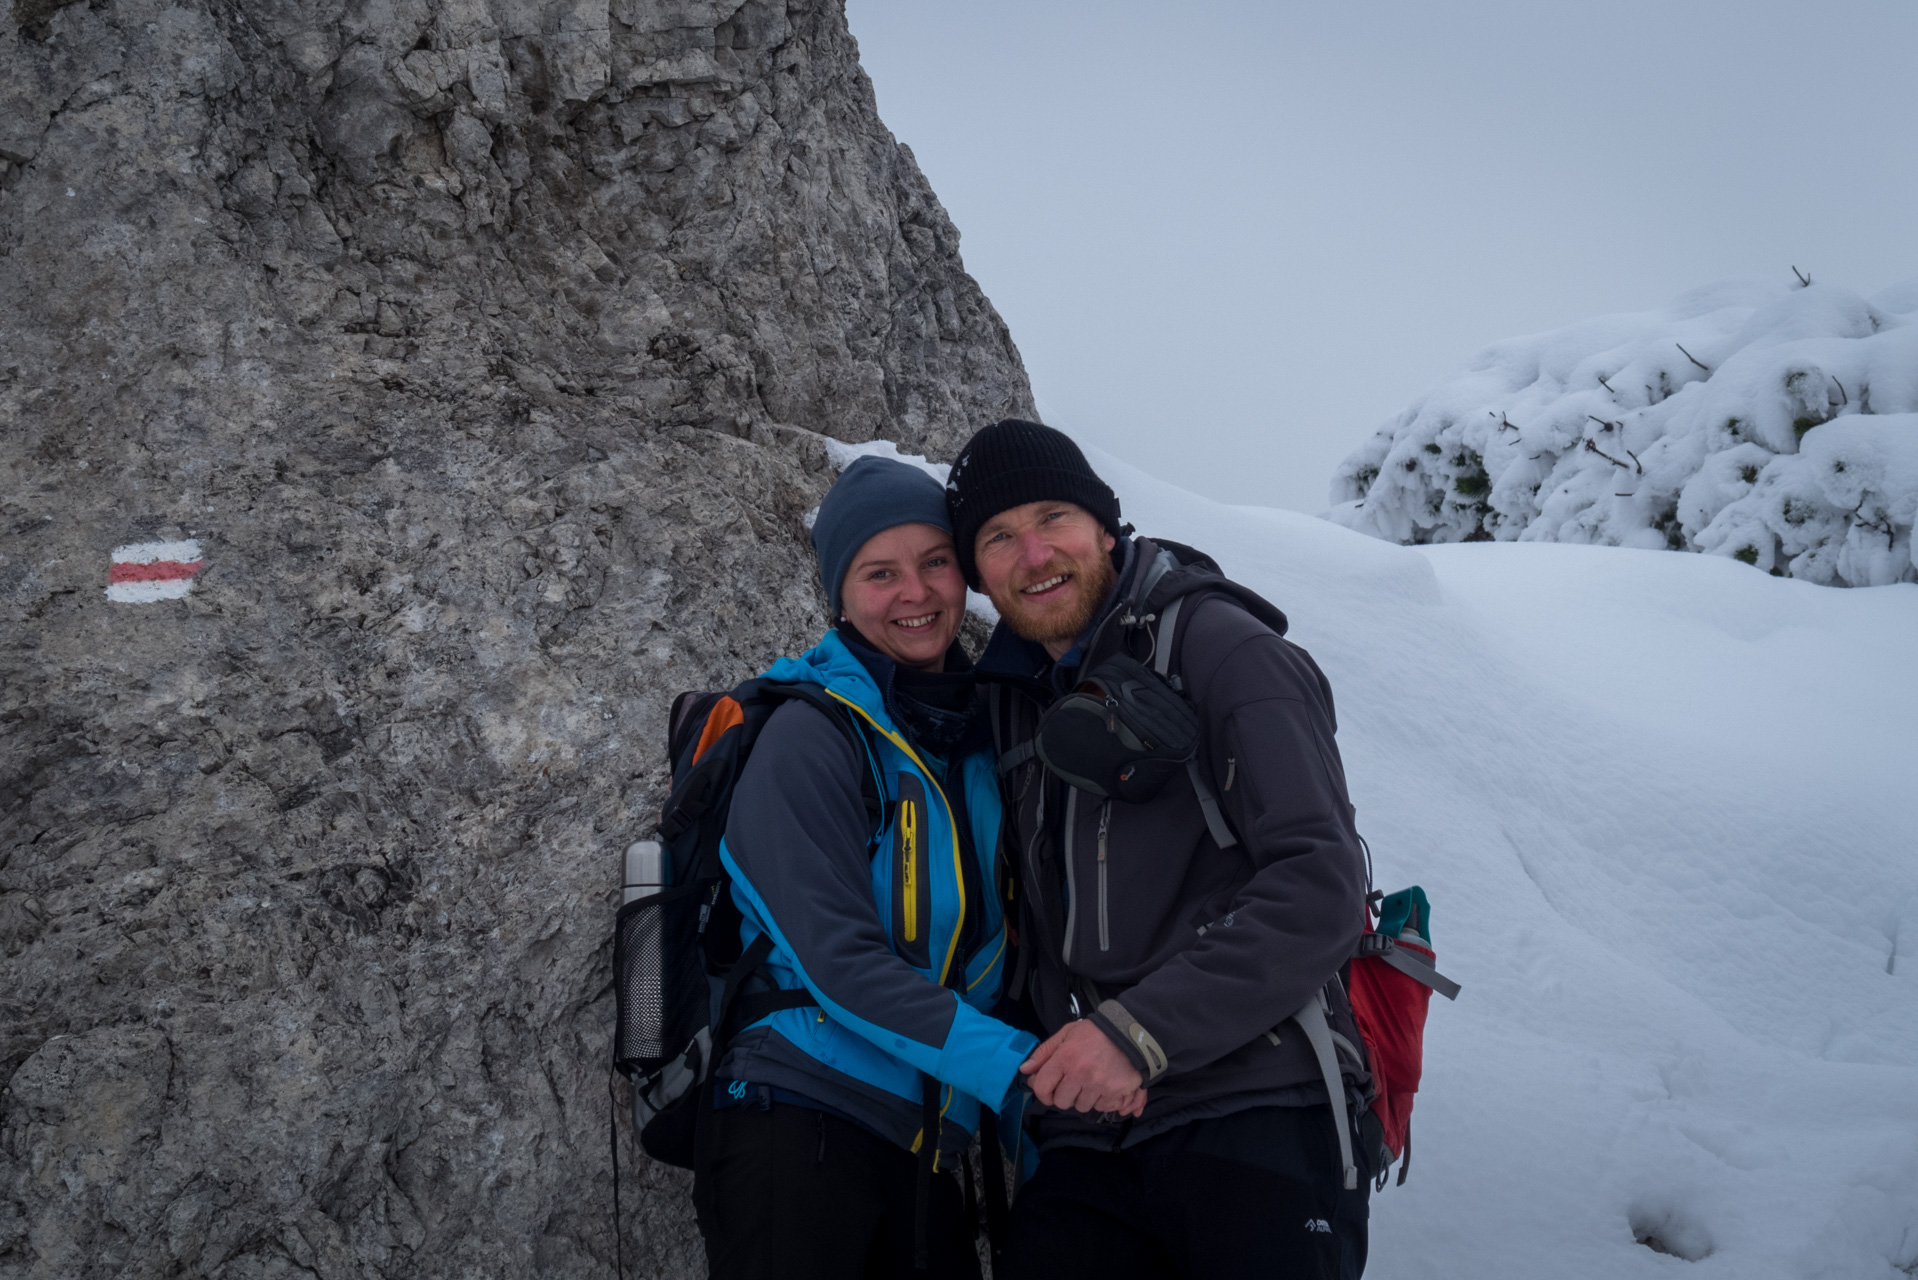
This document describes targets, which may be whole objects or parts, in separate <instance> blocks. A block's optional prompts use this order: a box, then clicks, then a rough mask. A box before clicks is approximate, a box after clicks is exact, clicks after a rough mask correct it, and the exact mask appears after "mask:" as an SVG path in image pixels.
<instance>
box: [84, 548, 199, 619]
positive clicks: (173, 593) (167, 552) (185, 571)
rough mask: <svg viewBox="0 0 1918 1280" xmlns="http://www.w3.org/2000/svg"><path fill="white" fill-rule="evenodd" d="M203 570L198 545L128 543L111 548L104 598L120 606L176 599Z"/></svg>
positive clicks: (190, 587) (189, 589)
mask: <svg viewBox="0 0 1918 1280" xmlns="http://www.w3.org/2000/svg"><path fill="white" fill-rule="evenodd" d="M205 567H206V561H204V560H202V559H201V558H200V544H199V543H198V542H195V541H194V540H193V539H191V538H189V539H187V540H186V541H185V542H129V543H128V544H127V545H126V546H124V547H115V548H114V549H113V564H112V566H111V567H110V568H109V569H108V570H107V599H109V600H113V601H116V602H118V603H120V604H152V603H153V602H154V601H156V600H178V599H180V598H181V597H182V596H184V595H186V593H187V592H189V591H191V590H193V575H194V574H196V573H198V572H199V571H200V570H201V569H203V568H205Z"/></svg>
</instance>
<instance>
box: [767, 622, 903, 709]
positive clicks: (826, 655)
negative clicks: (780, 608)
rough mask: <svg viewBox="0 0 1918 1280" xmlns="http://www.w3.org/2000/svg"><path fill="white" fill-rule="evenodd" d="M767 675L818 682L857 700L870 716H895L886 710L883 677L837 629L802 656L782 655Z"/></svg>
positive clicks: (793, 681) (788, 681) (786, 680)
mask: <svg viewBox="0 0 1918 1280" xmlns="http://www.w3.org/2000/svg"><path fill="white" fill-rule="evenodd" d="M886 674H887V675H888V676H890V675H891V674H892V673H891V672H890V671H887V672H886ZM765 678H766V679H768V680H778V681H780V682H782V683H786V684H816V685H819V686H821V687H822V688H824V689H825V690H826V691H827V692H828V693H836V694H838V695H839V696H840V697H842V698H844V699H846V700H847V701H848V702H853V703H857V704H858V706H859V709H860V710H862V711H864V712H866V713H867V714H868V715H872V716H877V717H883V718H884V719H885V720H887V721H888V722H890V721H891V719H892V717H891V716H890V715H889V714H888V713H887V711H886V695H885V691H884V690H883V689H881V688H880V686H879V680H878V679H877V678H876V677H875V676H874V675H873V673H872V671H871V670H870V669H868V668H867V666H866V664H865V663H864V662H862V661H861V660H860V658H859V655H857V654H855V653H854V652H853V651H852V648H851V646H849V645H848V644H847V643H846V641H845V639H844V637H842V636H841V635H840V634H839V632H838V631H836V630H835V631H828V632H827V633H826V634H825V636H824V638H822V639H821V640H820V642H819V643H818V644H816V645H814V646H813V647H812V648H810V649H808V650H806V652H804V653H802V654H800V655H799V656H798V657H796V658H781V659H779V661H777V662H775V663H773V664H772V666H770V667H767V668H766V671H765Z"/></svg>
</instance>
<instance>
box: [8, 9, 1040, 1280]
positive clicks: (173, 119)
mask: <svg viewBox="0 0 1918 1280" xmlns="http://www.w3.org/2000/svg"><path fill="white" fill-rule="evenodd" d="M1031 412H1032V405H1031V400H1030V395H1029V392H1028V390H1027V386H1026V381H1025V375H1024V372H1023V370H1022V368H1021V366H1020V363H1019V357H1018V354H1017V352H1016V351H1015V350H1014V349H1013V346H1012V344H1011V341H1010V340H1009V338H1008V336H1007V334H1006V331H1005V328H1004V326H1003V325H1002V324H1001V323H1000V321H999V319H998V317H997V316H996V315H995V314H994V313H993V311H992V309H991V307H990V306H989V305H988V304H987V302H986V301H985V299H984V298H983V297H982V296H981V295H980V293H979V290H978V289H977V287H976V286H975V285H974V284H973V282H972V281H971V280H970V279H969V278H967V276H966V275H965V274H964V271H963V268H962V267H961V265H960V262H959V258H958V237H957V234H956V232H955V231H954V230H953V228H952V225H951V223H950V222H949V221H948V220H947V218H946V216H945V213H944V211H943V210H942V209H941V208H940V206H939V204H938V202H937V201H936V199H935V198H934V197H933V195H932V192H931V191H930V190H929V189H928V187H927V185H926V183H925V180H924V179H923V178H922V177H921V175H920V174H919V172H918V170H917V168H916V167H915V165H914V163H913V160H912V157H911V155H910V153H908V152H907V151H905V149H904V148H902V147H900V146H898V145H897V144H896V143H895V142H894V141H893V139H892V138H891V137H890V135H889V134H888V133H887V132H886V130H885V129H884V127H883V126H882V125H881V124H880V122H879V120H878V118H877V115H876V113H875V110H874V106H873V99H872V93H871V88H870V85H869V84H868V82H867V80H866V78H865V76H864V75H863V73H861V71H860V70H859V67H858V63H857V52H856V49H855V46H854V44H853V41H852V39H851V37H850V35H849V34H848V32H847V29H846V24H845V19H844V15H843V13H842V12H841V9H840V7H839V6H838V5H837V4H835V3H831V2H830V0H610V2H609V0H554V2H550V3H540V2H538V0H352V2H351V3H345V4H342V3H340V2H339V0H242V3H238V4H233V3H225V2H223V0H222V2H217V3H216V2H214V0H188V2H187V3H179V4H176V3H170V2H169V0H94V3H92V4H91V5H89V4H86V3H79V4H70V5H64V6H63V5H61V4H60V3H59V0H13V4H12V10H11V14H10V18H9V16H7V15H5V14H4V13H3V12H0V468H3V469H4V470H3V474H4V483H3V484H0V944H3V946H0V950H3V951H4V955H3V956H0V1081H5V1083H6V1088H5V1090H4V1093H0V1277H6V1278H7V1280H15V1278H24V1277H62V1278H67V1277H88V1276H107V1275H126V1276H146V1275H153V1276H160V1275H183V1276H194V1275H205V1276H218V1277H230V1278H233V1280H240V1278H242V1277H255V1276H262V1277H264V1276H282V1275H285V1276H294V1275H300V1276H308V1275H311V1276H320V1277H328V1278H331V1277H347V1276H352V1277H386V1276H394V1277H397V1276H454V1275H459V1276H465V1275H486V1276H517V1275H535V1274H537V1275H541V1276H559V1275H589V1274H590V1275H595V1276H598V1275H605V1274H608V1271H609V1269H610V1267H611V1265H612V1261H613V1251H614V1236H613V1232H612V1197H611V1183H610V1177H609V1158H608V1157H609V1153H608V1142H607V1123H608V1115H609V1111H610V1110H611V1108H612V1099H610V1098H609V1096H608V1086H607V1072H606V1058H607V1052H608V1031H609V1024H610V1021H611V996H610V990H609V986H608V983H609V978H610V963H609V961H610V946H609V944H608V941H607V939H608V935H609V931H610V921H611V914H612V910H613V907H614V905H615V896H616V889H615V876H616V874H617V872H616V866H617V851H618V849H619V848H620V847H621V846H622V845H623V844H624V843H625V842H626V841H627V840H630V839H632V838H634V837H636V836H637V835H639V834H641V833H642V831H643V829H644V828H645V827H646V825H647V822H648V817H649V815H650V813H651V812H652V811H653V810H654V808H655V806H656V805H657V803H658V800H659V798H660V795H661V783H662V780H663V777H664V766H663V760H662V752H661V749H660V741H661V738H662V734H663V721H664V715H665V711H666V708H667V706H668V704H669V701H670V698H671V695H672V694H673V693H674V692H675V691H677V690H680V689H684V688H693V687H710V686H715V685H723V684H727V683H730V682H732V681H734V680H737V679H740V678H743V677H744V676H746V675H748V674H750V673H751V672H752V671H753V670H755V669H756V668H758V667H759V666H761V665H762V664H763V663H764V662H766V661H767V660H769V659H770V658H771V657H773V656H774V655H775V654H777V653H779V652H782V651H793V650H796V649H798V648H800V647H803V646H804V645H806V644H808V643H810V642H811V641H812V640H813V639H815V638H816V637H817V634H818V633H819V631H820V629H821V628H822V626H823V624H824V621H825V619H824V614H823V607H822V601H821V598H820V596H819V593H818V591H817V588H816V585H815V582H814V578H813V568H812V563H811V557H810V554H809V552H808V551H807V548H806V544H805V541H804V531H803V528H802V517H803V513H804V512H805V511H806V510H807V509H808V508H810V507H811V506H812V505H814V504H815V503H816V502H817V501H818V499H819V497H820V495H821V494H822V493H823V491H824V488H825V486H826V484H827V483H828V482H829V479H830V475H831V468H830V466H829V463H828V459H827V452H826V449H825V447H824V444H823V439H822V437H823V436H827V435H829V436H833V437H837V438H839V439H842V440H849V441H858V440H864V439H870V438H873V437H875V436H879V435H884V436H886V437H889V438H892V439H896V440H899V441H900V442H901V443H902V444H905V445H907V446H908V447H910V448H911V449H913V450H914V451H916V452H925V453H929V454H931V455H933V456H945V457H949V456H950V454H951V451H952V449H953V448H954V446H955V445H956V444H957V443H958V442H959V441H960V440H961V439H963V438H964V435H965V434H966V433H968V432H969V431H970V430H971V429H973V428H974V427H976V426H977V425H979V424H980V423H981V422H984V421H987V420H989V419H990V418H992V417H994V416H997V415H1001V414H1006V413H1022V414H1030V413H1031ZM152 543H161V544H172V545H171V546H170V547H166V546H163V547H161V548H160V549H159V550H158V551H154V550H149V551H148V552H146V553H140V552H137V551H135V552H123V553H122V554H121V555H120V556H119V557H118V558H119V559H121V560H125V561H128V563H126V564H121V565H119V566H118V567H117V568H112V567H111V566H110V561H112V560H113V559H114V558H115V556H114V552H115V549H116V548H122V547H126V546H129V545H136V544H152ZM187 543H192V544H194V545H192V546H183V545H182V544H187ZM143 554H144V558H145V560H146V561H149V562H154V561H157V563H142V562H141V561H142V555H143ZM169 560H171V561H173V562H174V563H175V564H176V565H177V567H174V568H169V567H168V563H167V562H168V561H169ZM196 564H197V568H195V565H196ZM110 576H111V577H112V578H113V579H115V580H118V581H119V585H118V586H116V588H115V593H114V594H115V595H116V596H118V597H121V599H113V598H109V595H108V593H107V590H106V588H107V587H108V584H109V577H110ZM155 595H158V596H161V597H163V598H160V599H158V600H156V601H152V602H148V603H137V602H132V601H139V600H142V599H148V598H149V597H152V596H155ZM123 601H127V602H123ZM625 1153H626V1156H627V1159H628V1160H629V1161H630V1163H628V1165H627V1167H626V1181H625V1186H624V1195H625V1203H626V1207H627V1215H626V1227H627V1229H626V1231H625V1234H624V1249H625V1259H626V1265H627V1268H628V1273H629V1274H632V1275H645V1276H685V1275H694V1274H699V1273H700V1270H701V1262H700V1252H699V1244H698V1238H697V1233H696V1231H695V1230H694V1229H693V1226H692V1223H691V1220H690V1213H689V1211H688V1209H687V1207H686V1201H685V1195H684V1181H683V1179H682V1178H681V1176H680V1175H678V1174H677V1173H676V1172H674V1171H670V1170H665V1169H662V1168H659V1167H657V1166H651V1165H648V1164H646V1163H645V1162H644V1161H643V1159H641V1158H640V1157H638V1156H637V1154H636V1150H635V1148H633V1147H632V1146H631V1145H630V1143H629V1142H628V1143H627V1144H626V1145H625ZM635 1166H638V1167H635Z"/></svg>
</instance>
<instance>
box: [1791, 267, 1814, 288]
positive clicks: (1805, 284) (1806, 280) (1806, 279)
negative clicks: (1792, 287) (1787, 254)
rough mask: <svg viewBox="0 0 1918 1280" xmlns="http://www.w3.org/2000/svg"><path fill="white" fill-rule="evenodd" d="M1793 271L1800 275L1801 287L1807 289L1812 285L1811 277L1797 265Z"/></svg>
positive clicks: (1794, 273) (1799, 282)
mask: <svg viewBox="0 0 1918 1280" xmlns="http://www.w3.org/2000/svg"><path fill="white" fill-rule="evenodd" d="M1791 273H1792V274H1793V275H1795V276H1797V277H1798V287H1799V288H1801V289H1805V288H1809V287H1810V286H1811V277H1810V276H1808V275H1806V274H1805V273H1804V272H1802V271H1800V270H1799V269H1798V268H1797V267H1793V268H1792V269H1791Z"/></svg>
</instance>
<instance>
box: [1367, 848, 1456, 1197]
mask: <svg viewBox="0 0 1918 1280" xmlns="http://www.w3.org/2000/svg"><path fill="white" fill-rule="evenodd" d="M1375 905H1376V907H1377V914H1378V921H1377V923H1376V924H1375V923H1373V920H1372V914H1373V908H1374V906H1375ZM1437 958H1438V957H1437V954H1436V953H1435V952H1434V951H1433V949H1432V907H1431V904H1430V903H1429V902H1427V901H1426V898H1425V890H1424V889H1422V888H1420V887H1419V886H1418V885H1413V886H1412V887H1411V888H1409V889H1401V890H1399V891H1398V892H1397V893H1392V894H1378V893H1373V894H1370V895H1369V896H1368V897H1367V899H1366V929H1365V932H1364V933H1363V934H1361V935H1360V936H1359V946H1358V952H1357V954H1356V955H1354V956H1353V957H1352V961H1351V963H1350V965H1349V966H1348V968H1347V972H1346V982H1345V990H1346V994H1347V995H1348V996H1349V997H1350V998H1351V1001H1352V1013H1353V1016H1355V1017H1356V1018H1357V1019H1358V1023H1359V1034H1360V1037H1361V1038H1362V1039H1363V1040H1364V1041H1365V1050H1366V1057H1367V1059H1368V1060H1369V1062H1370V1066H1371V1070H1372V1087H1373V1090H1374V1094H1375V1096H1374V1097H1373V1099H1372V1108H1371V1110H1372V1114H1373V1116H1375V1117H1376V1118H1377V1120H1378V1124H1379V1129H1380V1132H1379V1134H1378V1138H1379V1141H1380V1142H1381V1143H1382V1144H1383V1146H1384V1148H1385V1150H1384V1154H1383V1155H1382V1157H1381V1158H1380V1159H1379V1161H1378V1168H1379V1187H1380V1188H1381V1189H1383V1188H1384V1186H1385V1175H1386V1174H1387V1173H1388V1172H1389V1171H1390V1170H1391V1167H1392V1162H1393V1161H1394V1160H1398V1159H1400V1158H1401V1157H1403V1159H1404V1163H1403V1164H1401V1165H1400V1166H1399V1177H1398V1181H1399V1185H1400V1186H1403V1185H1405V1176H1406V1174H1408V1173H1409V1172H1411V1169H1412V1098H1413V1095H1414V1094H1416V1093H1417V1092H1418V1087H1419V1075H1420V1073H1421V1070H1422V1067H1423V1062H1424V1058H1425V1013H1426V1006H1427V1005H1429V1004H1430V1003H1431V1000H1432V993H1433V992H1434V991H1436V992H1438V993H1439V994H1440V995H1442V996H1444V997H1445V998H1446V999H1447V1000H1456V999H1458V993H1459V985H1458V983H1456V982H1453V981H1452V980H1451V979H1450V978H1448V977H1446V976H1445V975H1444V974H1442V973H1440V972H1439V971H1438V970H1437V969H1435V968H1434V967H1433V964H1434V962H1435V961H1436V960H1437Z"/></svg>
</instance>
